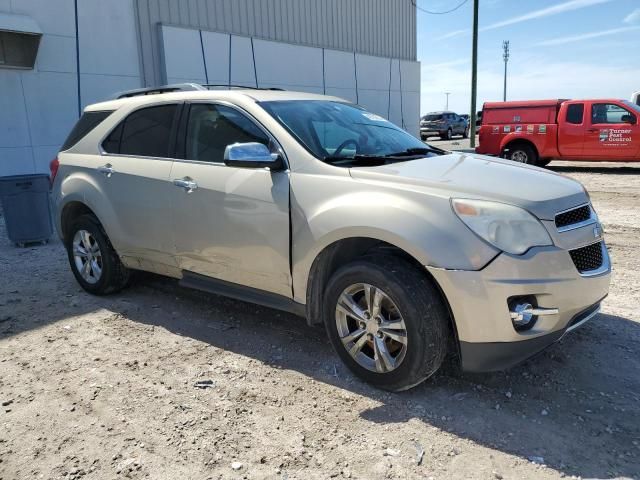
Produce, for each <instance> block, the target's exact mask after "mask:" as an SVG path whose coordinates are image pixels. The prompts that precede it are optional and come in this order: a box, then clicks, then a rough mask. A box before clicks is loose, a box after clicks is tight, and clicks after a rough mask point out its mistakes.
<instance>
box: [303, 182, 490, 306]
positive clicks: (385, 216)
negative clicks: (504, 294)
mask: <svg viewBox="0 0 640 480" xmlns="http://www.w3.org/2000/svg"><path fill="white" fill-rule="evenodd" d="M339 181H340V180H337V182H339ZM347 181H348V180H347ZM337 182H336V183H337ZM336 188H339V189H340V190H341V191H343V192H344V191H349V189H346V188H344V187H340V186H339V185H337V186H336ZM350 189H351V190H352V191H351V192H350V193H347V194H343V195H338V196H335V197H334V196H332V195H331V192H326V191H325V192H320V193H324V194H325V198H329V200H327V201H320V202H319V203H316V204H315V205H313V206H310V205H309V204H308V202H310V201H311V200H312V198H311V197H315V196H316V194H315V193H314V192H313V189H303V190H302V192H303V195H302V198H300V197H301V196H300V195H297V196H296V194H295V192H294V194H293V196H292V211H291V215H292V226H293V229H292V232H293V242H292V245H293V251H292V277H293V278H292V280H293V287H294V288H293V291H294V299H295V300H296V301H298V302H301V303H304V302H305V301H306V290H307V282H308V277H309V273H310V270H311V267H312V265H313V261H314V260H315V258H316V257H317V256H318V255H319V254H320V253H321V252H322V251H323V250H324V249H325V248H327V247H328V246H329V245H331V244H333V243H335V242H337V241H339V240H344V239H349V238H368V239H374V240H380V241H383V242H386V243H388V244H391V245H393V246H395V247H397V248H399V249H401V250H403V251H404V252H406V253H407V254H409V255H410V256H411V257H413V258H414V259H415V260H416V261H417V262H419V263H420V264H421V265H425V266H426V265H429V266H436V267H440V268H452V269H462V270H478V269H480V268H482V267H483V266H484V265H486V264H487V263H488V262H489V261H490V260H491V259H493V258H494V257H495V255H496V254H497V253H498V251H497V250H496V249H495V248H494V247H492V246H490V245H488V244H487V243H485V242H483V241H482V240H480V239H479V238H478V237H477V236H476V235H474V234H473V233H472V232H471V231H470V230H469V229H468V228H467V227H466V226H465V225H464V224H463V223H462V222H461V221H459V220H458V219H457V218H454V219H453V221H451V220H452V219H451V217H452V216H454V213H453V211H452V210H451V206H450V203H449V199H448V198H445V197H435V196H431V197H429V198H428V202H427V201H426V200H427V198H426V197H425V195H424V194H422V193H421V192H418V191H411V190H404V189H403V190H402V192H399V193H398V194H396V193H395V192H393V191H391V192H384V191H380V190H379V189H374V188H373V187H372V186H371V185H367V184H366V183H362V182H353V181H350ZM300 202H307V206H306V207H303V206H302V205H301V203H300ZM469 252H472V253H471V254H469Z"/></svg>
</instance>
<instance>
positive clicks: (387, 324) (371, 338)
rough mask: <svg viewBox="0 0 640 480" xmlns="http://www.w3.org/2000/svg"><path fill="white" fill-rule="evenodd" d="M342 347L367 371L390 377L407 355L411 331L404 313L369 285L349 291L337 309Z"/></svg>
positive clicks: (348, 289)
mask: <svg viewBox="0 0 640 480" xmlns="http://www.w3.org/2000/svg"><path fill="white" fill-rule="evenodd" d="M335 317H336V327H337V330H338V335H339V337H340V340H341V341H342V345H343V346H344V348H345V349H346V350H347V352H349V354H350V355H351V357H352V358H353V359H354V360H355V361H356V362H357V363H358V365H360V366H361V367H363V368H366V369H367V370H370V371H372V372H377V373H388V372H391V371H393V370H395V369H396V368H398V367H399V366H400V364H401V363H402V361H403V360H404V358H405V355H406V353H407V328H406V326H405V323H404V319H403V318H402V314H401V313H400V310H399V309H398V307H397V306H396V304H395V303H394V302H393V300H391V298H390V297H389V296H388V295H387V294H386V293H385V292H383V291H382V290H381V289H379V288H377V287H375V286H373V285H369V284H367V283H357V284H354V285H350V286H349V287H347V288H345V289H344V291H343V292H342V294H341V295H340V296H339V297H338V302H337V305H336V313H335Z"/></svg>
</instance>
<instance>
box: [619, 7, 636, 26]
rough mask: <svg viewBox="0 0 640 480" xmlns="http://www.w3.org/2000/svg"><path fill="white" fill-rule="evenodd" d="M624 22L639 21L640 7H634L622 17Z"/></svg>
mask: <svg viewBox="0 0 640 480" xmlns="http://www.w3.org/2000/svg"><path fill="white" fill-rule="evenodd" d="M623 21H624V23H640V8H636V9H635V10H634V11H633V12H631V13H630V14H629V15H627V16H626V17H624V20H623Z"/></svg>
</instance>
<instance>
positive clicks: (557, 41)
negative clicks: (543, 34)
mask: <svg viewBox="0 0 640 480" xmlns="http://www.w3.org/2000/svg"><path fill="white" fill-rule="evenodd" d="M638 12H640V10H638ZM638 29H640V27H620V28H612V29H611V30H602V31H600V32H590V33H583V34H580V35H571V36H569V37H560V38H552V39H551V40H544V41H542V42H538V43H536V44H535V45H536V46H543V47H547V46H550V45H564V44H565V43H573V42H581V41H582V40H589V39H591V38H599V37H606V36H609V35H615V34H618V33H623V32H629V31H631V30H638Z"/></svg>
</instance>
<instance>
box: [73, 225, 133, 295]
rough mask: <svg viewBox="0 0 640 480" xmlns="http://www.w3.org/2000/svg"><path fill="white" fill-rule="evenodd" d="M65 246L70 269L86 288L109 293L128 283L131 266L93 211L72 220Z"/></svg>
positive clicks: (92, 291) (98, 292)
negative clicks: (122, 258) (124, 260)
mask: <svg viewBox="0 0 640 480" xmlns="http://www.w3.org/2000/svg"><path fill="white" fill-rule="evenodd" d="M66 248H67V255H68V257H69V263H70V265H71V271H72V272H73V275H74V276H75V277H76V280H77V281H78V283H79V284H80V286H81V287H82V288H83V289H85V290H86V291H87V292H89V293H93V294H94V295H106V294H109V293H114V292H117V291H118V290H121V289H122V288H124V287H125V286H126V285H127V283H128V281H129V270H128V269H127V268H126V267H125V266H124V265H122V262H121V261H120V258H119V257H118V254H117V253H116V251H115V250H114V249H113V246H112V245H111V242H110V241H109V238H108V237H107V234H106V233H105V232H104V229H103V228H102V225H100V222H98V220H97V219H96V218H95V217H94V216H93V215H82V216H80V217H78V219H77V220H75V221H74V222H73V224H72V225H71V228H70V230H69V235H68V238H67V241H66Z"/></svg>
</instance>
